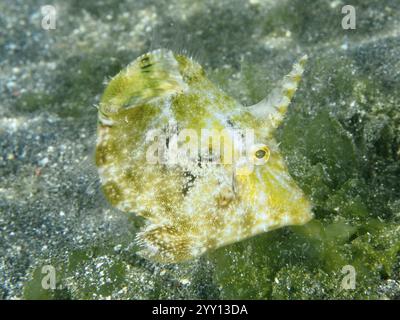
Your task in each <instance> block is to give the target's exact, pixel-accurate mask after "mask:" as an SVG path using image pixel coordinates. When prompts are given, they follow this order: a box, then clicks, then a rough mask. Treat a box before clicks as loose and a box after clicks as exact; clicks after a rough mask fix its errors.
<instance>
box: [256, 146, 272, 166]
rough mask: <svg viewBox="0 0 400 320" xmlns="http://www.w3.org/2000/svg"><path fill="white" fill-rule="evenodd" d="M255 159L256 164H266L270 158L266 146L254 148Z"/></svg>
mask: <svg viewBox="0 0 400 320" xmlns="http://www.w3.org/2000/svg"><path fill="white" fill-rule="evenodd" d="M252 149H253V159H254V162H255V164H259V165H261V164H265V163H266V162H267V161H268V159H269V156H270V153H271V152H270V151H269V148H268V147H267V146H266V145H264V144H257V145H254V146H253V148H252Z"/></svg>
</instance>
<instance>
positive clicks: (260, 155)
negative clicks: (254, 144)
mask: <svg viewBox="0 0 400 320" xmlns="http://www.w3.org/2000/svg"><path fill="white" fill-rule="evenodd" d="M266 154H267V153H266V152H265V150H262V149H260V150H257V151H256V157H257V158H258V159H262V158H264V157H265V155H266Z"/></svg>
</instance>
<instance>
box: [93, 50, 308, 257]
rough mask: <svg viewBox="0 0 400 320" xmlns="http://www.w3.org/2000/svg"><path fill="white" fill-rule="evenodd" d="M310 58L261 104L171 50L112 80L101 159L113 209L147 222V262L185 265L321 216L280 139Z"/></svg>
mask: <svg viewBox="0 0 400 320" xmlns="http://www.w3.org/2000/svg"><path fill="white" fill-rule="evenodd" d="M306 60H307V56H304V57H302V58H301V59H300V60H299V61H298V62H297V63H295V64H294V65H293V68H292V70H291V72H290V73H289V74H288V75H287V76H285V77H284V79H283V80H282V81H280V82H279V83H277V85H276V88H275V89H274V90H273V91H272V92H271V94H269V95H268V97H267V98H265V99H263V100H262V101H260V102H259V103H257V104H255V105H253V106H243V105H242V104H241V103H239V102H238V101H237V100H235V99H234V98H232V97H231V96H229V95H228V94H226V93H225V92H223V91H222V90H221V89H220V88H219V87H217V86H216V85H214V84H213V83H212V82H211V81H210V80H209V79H208V78H207V76H206V73H205V71H204V69H203V68H202V67H201V65H200V64H199V63H197V62H196V61H194V60H193V59H192V58H190V57H187V56H186V55H183V54H178V53H174V52H172V51H170V50H167V49H159V50H155V51H152V52H149V53H147V54H144V55H142V56H140V57H138V58H137V59H136V60H134V61H133V62H132V63H131V64H129V65H128V66H127V67H126V68H125V69H123V70H122V71H121V72H119V73H118V74H117V75H116V76H115V77H113V78H112V79H111V80H110V82H109V83H108V85H107V87H106V89H105V91H104V93H103V95H102V98H101V101H100V103H99V106H98V129H97V142H96V154H95V161H96V166H97V168H98V173H99V177H100V181H101V188H102V190H103V193H104V195H105V197H106V199H107V200H108V201H109V203H110V204H111V205H112V206H113V207H115V208H117V209H119V210H121V211H124V212H133V213H135V214H137V215H139V216H142V217H144V218H145V221H146V223H145V225H144V226H143V228H142V229H141V230H140V231H139V232H138V233H137V234H136V238H135V241H137V244H138V245H139V247H140V251H139V254H140V255H141V256H143V257H145V258H147V259H150V260H152V261H157V262H161V263H178V262H182V261H186V260H190V259H193V258H196V257H199V256H200V255H202V254H203V253H205V252H207V251H209V250H214V249H216V248H219V247H222V246H225V245H228V244H231V243H235V242H238V241H241V240H243V239H246V238H249V237H252V236H255V235H257V234H260V233H263V232H267V231H270V230H273V229H276V228H280V227H284V226H289V225H302V224H305V223H307V222H308V221H309V220H311V219H312V218H313V213H312V204H311V202H310V201H309V199H308V198H307V197H306V195H305V194H304V192H303V191H302V190H301V189H300V188H299V186H298V185H297V184H296V182H295V181H294V180H293V178H292V177H291V176H290V174H289V172H288V168H287V165H286V163H285V159H284V157H283V156H282V154H281V152H280V149H279V143H278V142H277V141H276V139H275V137H274V133H275V131H276V129H277V127H278V126H279V125H280V124H281V123H282V121H283V120H284V117H285V114H286V112H287V110H288V107H289V104H290V102H291V100H292V98H293V96H294V94H295V92H296V90H297V88H298V85H299V83H300V80H301V78H302V74H303V71H304V66H305V63H306ZM185 130H186V131H185ZM246 130H247V131H246ZM182 132H189V133H190V134H188V135H186V136H185V134H184V135H183V136H184V137H183V138H182V136H181V135H180V133H182ZM204 132H206V133H207V132H208V135H207V134H206V135H205V134H204ZM210 132H211V134H209V133H210ZM244 132H250V134H249V135H247V134H244ZM155 133H157V134H155ZM196 135H197V137H196ZM177 136H178V138H176V137H177ZM204 136H205V139H201V137H204ZM247 136H249V137H251V139H250V138H249V139H247V138H246V137H247ZM179 137H180V139H179ZM244 137H245V138H244ZM188 138H189V139H188ZM243 139H244V140H246V141H247V143H244V142H243ZM204 140H205V142H204ZM199 141H200V142H202V143H200V142H199ZM221 141H223V145H222V147H221V145H218V142H221ZM188 146H189V148H188ZM177 147H178V148H177ZM172 149H174V150H172ZM171 150H172V151H173V152H170V151H171ZM182 150H183V151H182ZM188 150H189V151H188ZM230 152H231V154H230ZM168 154H170V155H171V154H172V155H175V159H174V161H171V159H169V158H168V157H166V155H168ZM154 158H155V159H156V160H154Z"/></svg>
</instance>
